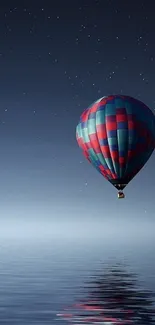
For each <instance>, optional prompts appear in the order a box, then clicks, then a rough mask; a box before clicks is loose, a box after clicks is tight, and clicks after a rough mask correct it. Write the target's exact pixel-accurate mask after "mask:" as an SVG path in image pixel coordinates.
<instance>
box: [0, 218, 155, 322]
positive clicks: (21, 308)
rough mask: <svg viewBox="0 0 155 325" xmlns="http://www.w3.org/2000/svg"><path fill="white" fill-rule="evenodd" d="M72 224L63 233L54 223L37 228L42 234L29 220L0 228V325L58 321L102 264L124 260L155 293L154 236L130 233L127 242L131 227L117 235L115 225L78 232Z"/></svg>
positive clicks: (91, 226)
mask: <svg viewBox="0 0 155 325" xmlns="http://www.w3.org/2000/svg"><path fill="white" fill-rule="evenodd" d="M34 225H35V223H34ZM64 225H65V223H64ZM83 225H84V224H83ZM74 226H76V227H74V229H75V230H74V231H73V225H72V226H71V225H70V229H69V225H68V232H67V233H66V229H67V226H65V228H64V231H62V230H61V231H60V229H59V227H58V225H57V226H56V225H55V228H54V225H53V228H52V227H51V228H50V227H48V229H47V227H42V232H41V224H40V225H39V226H38V227H37V226H36V228H35V226H34V227H33V225H32V223H31V227H30V224H29V226H28V225H27V228H26V227H24V225H23V227H22V228H21V225H19V224H18V226H17V227H14V228H12V230H11V227H10V232H9V235H7V234H8V233H7V231H6V233H5V232H4V229H5V225H4V226H3V236H1V239H0V323H1V324H21V325H22V324H26V325H31V324H52V325H55V324H57V321H56V313H60V312H62V310H63V308H65V307H66V306H67V305H70V304H73V303H74V302H75V301H77V300H78V299H79V298H80V297H81V298H82V297H83V296H84V294H86V293H85V292H84V283H85V281H88V280H89V277H90V276H91V275H93V274H94V273H96V272H98V271H101V270H102V268H103V262H105V263H107V264H109V265H110V264H113V263H115V262H125V263H126V264H127V265H128V268H129V270H133V271H135V272H136V273H138V275H139V282H140V284H141V285H142V287H143V288H146V289H151V290H154V291H155V276H154V270H155V261H154V248H155V240H154V239H153V236H151V235H150V236H149V235H147V234H146V233H145V232H144V231H141V232H140V233H139V235H138V234H137V235H136V232H133V238H132V240H131V238H130V237H131V233H132V229H129V234H128V235H127V232H125V233H126V236H125V233H124V234H122V236H121V232H122V230H121V231H120V230H119V228H118V230H117V231H114V230H113V231H111V232H110V231H109V232H106V229H107V230H108V227H107V228H106V225H105V229H103V228H102V231H101V230H100V231H99V232H98V231H97V230H98V229H99V228H96V230H95V228H94V231H93V224H92V225H90V226H88V228H87V227H86V224H85V229H81V232H80V226H79V227H77V225H74ZM96 227H97V226H96ZM29 228H30V229H31V231H28V229H29ZM6 229H7V228H6ZM52 229H53V230H52ZM54 229H55V230H54ZM61 229H62V228H61ZM113 229H114V228H113ZM1 233H2V229H1ZM52 234H53V236H52ZM54 234H55V236H54ZM85 234H86V235H85ZM97 234H98V236H97ZM92 235H93V236H92ZM61 324H63V322H62V321H61ZM64 324H65V323H64Z"/></svg>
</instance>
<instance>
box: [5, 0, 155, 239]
mask: <svg viewBox="0 0 155 325" xmlns="http://www.w3.org/2000/svg"><path fill="white" fill-rule="evenodd" d="M0 40H1V41H0V148H1V156H0V157H1V159H0V179H1V182H0V183H1V186H0V218H1V230H2V233H3V234H4V232H5V233H7V234H8V236H11V233H12V232H13V233H14V234H15V235H17V233H21V231H22V230H23V231H24V233H26V232H27V233H31V230H32V228H33V229H34V232H35V233H39V232H40V233H41V232H44V233H45V234H47V233H50V231H51V232H52V235H53V236H54V235H55V236H62V233H63V234H64V236H65V234H67V235H71V234H74V236H75V234H77V233H78V230H79V233H80V232H81V234H82V235H83V236H86V234H87V235H90V234H91V235H92V234H94V233H96V234H98V232H99V231H100V234H101V235H102V233H103V228H102V226H104V228H105V229H106V234H108V235H110V234H112V235H113V233H114V232H115V231H116V230H118V229H119V230H120V229H121V233H122V229H123V232H124V233H125V229H126V227H128V229H129V228H130V229H131V231H132V232H133V230H135V234H137V232H138V233H145V230H146V227H148V228H147V229H152V224H154V219H153V217H154V193H155V177H154V164H155V155H154V154H153V155H152V157H151V159H150V160H149V162H148V163H147V165H146V167H145V168H143V170H142V171H141V172H140V173H139V175H138V176H136V177H135V178H134V180H133V181H132V182H131V184H129V185H128V187H127V189H126V191H125V192H126V199H125V200H121V201H119V200H117V192H116V190H115V189H114V188H113V186H111V185H110V184H109V183H108V182H107V181H106V180H105V179H104V178H103V177H102V176H101V175H100V174H99V173H97V171H96V170H95V169H94V168H93V167H92V166H91V165H89V163H88V162H87V161H86V160H85V158H83V156H82V152H81V151H80V149H79V148H78V145H77V143H76V138H75V129H76V125H77V123H78V121H79V117H80V115H81V113H82V112H83V110H84V109H85V108H87V107H88V106H89V105H90V104H91V103H92V102H93V101H95V100H97V99H98V98H100V97H102V96H105V95H108V94H126V95H129V96H133V97H135V98H137V99H140V100H141V101H143V102H144V103H145V104H147V105H148V106H149V107H150V108H151V109H155V93H154V81H155V79H154V78H155V77H154V76H155V42H154V40H155V20H154V4H153V2H152V1H148V0H147V1H146V0H143V1H142V0H141V1H139V0H136V1H123V0H104V1H103V0H96V1H95V0H81V1H80V0H74V1H71V0H66V1H62V0H61V1H60V0H57V1H54V0H53V1H51V2H50V1H49V2H48V1H37V2H36V1H1V4H0ZM49 229H51V230H49ZM77 229H78V230H77ZM101 229H102V230H101ZM150 231H151V230H150ZM50 234H51V233H50Z"/></svg>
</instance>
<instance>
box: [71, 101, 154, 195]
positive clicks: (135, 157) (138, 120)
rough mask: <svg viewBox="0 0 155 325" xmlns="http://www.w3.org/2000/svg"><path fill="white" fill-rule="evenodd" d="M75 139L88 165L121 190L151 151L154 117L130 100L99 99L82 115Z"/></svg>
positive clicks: (138, 102) (139, 102) (143, 106)
mask: <svg viewBox="0 0 155 325" xmlns="http://www.w3.org/2000/svg"><path fill="white" fill-rule="evenodd" d="M76 138H77V141H78V144H79V146H80V147H81V149H82V151H83V154H84V156H85V157H86V158H87V159H88V160H89V162H90V163H91V164H92V165H93V166H94V167H95V168H96V169H97V170H98V171H99V172H100V173H101V174H102V175H103V176H104V177H105V178H106V179H107V180H108V181H109V182H110V183H112V184H113V185H114V186H115V187H116V188H118V189H121V190H122V189H123V188H124V187H125V186H126V185H127V184H128V183H129V182H130V180H131V179H132V178H133V177H134V176H135V175H136V174H137V173H138V172H139V170H140V169H141V168H142V167H143V166H144V165H145V163H146V162H147V160H148V159H149V157H150V156H151V154H152V152H153V150H154V146H155V116H154V114H153V112H152V111H151V110H150V109H149V108H148V107H147V106H146V105H145V104H144V103H142V102H141V101H139V100H137V99H134V98H132V97H129V96H122V95H112V96H107V97H102V98H100V99H99V100H97V101H96V102H95V103H93V104H92V105H91V106H90V107H89V108H87V109H86V110H85V111H84V112H83V114H82V115H81V117H80V122H79V124H78V125H77V128H76Z"/></svg>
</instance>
